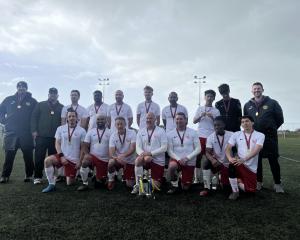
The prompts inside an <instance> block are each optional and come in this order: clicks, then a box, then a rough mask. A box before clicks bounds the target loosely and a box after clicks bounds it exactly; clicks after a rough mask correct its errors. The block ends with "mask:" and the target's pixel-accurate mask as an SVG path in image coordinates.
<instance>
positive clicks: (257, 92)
mask: <svg viewBox="0 0 300 240" xmlns="http://www.w3.org/2000/svg"><path fill="white" fill-rule="evenodd" d="M263 92H264V89H263V87H262V86H261V85H259V84H255V85H253V86H252V94H253V96H254V97H255V98H260V97H261V96H262V94H263Z"/></svg>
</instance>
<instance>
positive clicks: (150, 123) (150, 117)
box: [146, 112, 155, 129]
mask: <svg viewBox="0 0 300 240" xmlns="http://www.w3.org/2000/svg"><path fill="white" fill-rule="evenodd" d="M146 125H147V128H149V129H152V128H154V126H155V115H154V113H152V112H149V113H147V116H146Z"/></svg>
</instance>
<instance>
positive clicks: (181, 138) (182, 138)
mask: <svg viewBox="0 0 300 240" xmlns="http://www.w3.org/2000/svg"><path fill="white" fill-rule="evenodd" d="M176 131H177V135H178V137H179V138H180V142H181V146H183V140H184V135H185V131H186V130H184V132H183V135H182V137H181V136H180V133H179V131H178V129H177V128H176Z"/></svg>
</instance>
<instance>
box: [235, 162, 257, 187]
mask: <svg viewBox="0 0 300 240" xmlns="http://www.w3.org/2000/svg"><path fill="white" fill-rule="evenodd" d="M235 169H236V173H237V178H238V182H242V183H243V184H244V186H245V192H256V183H257V182H256V173H254V172H252V171H251V170H249V169H248V168H247V167H245V165H244V164H241V165H239V166H235Z"/></svg>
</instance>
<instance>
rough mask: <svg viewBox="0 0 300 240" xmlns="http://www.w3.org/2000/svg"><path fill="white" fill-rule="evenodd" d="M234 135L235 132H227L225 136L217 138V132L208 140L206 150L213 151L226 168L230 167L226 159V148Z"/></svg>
mask: <svg viewBox="0 0 300 240" xmlns="http://www.w3.org/2000/svg"><path fill="white" fill-rule="evenodd" d="M232 134H233V132H229V131H225V134H224V136H220V135H218V136H217V134H216V132H214V133H212V134H211V135H209V136H208V138H207V140H206V148H211V149H213V153H214V155H215V158H216V159H217V160H218V161H219V162H220V163H222V164H223V165H225V166H226V167H228V165H229V161H228V159H227V157H226V147H227V144H228V142H229V139H230V137H231V136H232ZM218 139H219V140H218Z"/></svg>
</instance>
